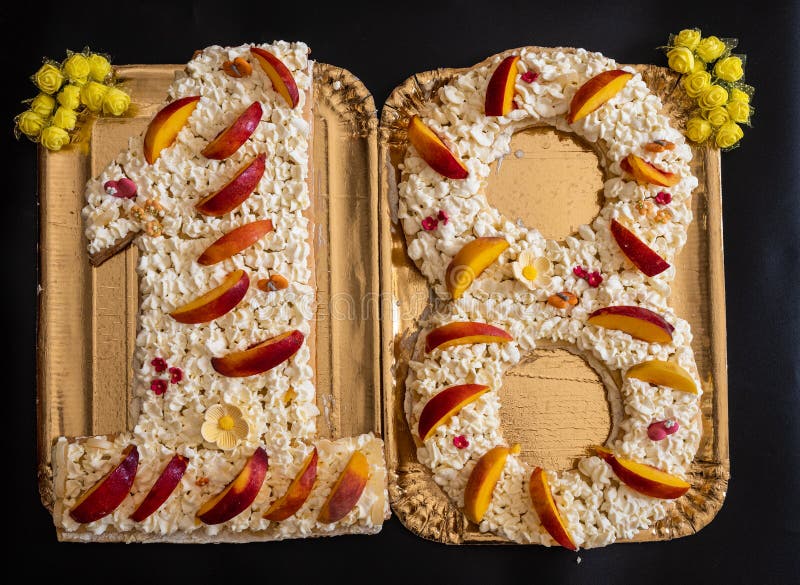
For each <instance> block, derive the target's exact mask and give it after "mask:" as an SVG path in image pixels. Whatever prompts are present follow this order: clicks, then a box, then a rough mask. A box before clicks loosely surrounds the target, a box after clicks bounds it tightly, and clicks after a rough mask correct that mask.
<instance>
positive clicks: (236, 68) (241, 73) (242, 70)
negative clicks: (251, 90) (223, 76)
mask: <svg viewBox="0 0 800 585" xmlns="http://www.w3.org/2000/svg"><path fill="white" fill-rule="evenodd" d="M222 70H223V71H224V72H225V73H227V74H228V75H230V76H231V77H237V78H238V77H249V76H250V74H251V73H252V72H253V67H252V66H251V65H250V63H248V62H247V61H245V60H244V59H243V58H242V57H236V59H234V60H233V61H225V62H224V63H223V64H222Z"/></svg>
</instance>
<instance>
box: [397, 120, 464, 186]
mask: <svg viewBox="0 0 800 585" xmlns="http://www.w3.org/2000/svg"><path fill="white" fill-rule="evenodd" d="M408 140H409V141H410V142H411V144H413V145H414V148H416V149H417V152H418V153H419V156H420V157H422V159H423V160H424V161H425V162H426V163H428V166H430V167H431V168H432V169H433V170H434V171H436V172H437V173H439V174H440V175H442V176H443V177H447V178H448V179H466V178H467V176H468V175H469V171H468V170H467V167H466V165H464V163H463V162H461V159H460V158H458V157H457V156H456V155H455V154H454V153H453V151H451V150H450V149H449V148H447V146H446V145H445V143H444V142H443V141H442V139H441V138H439V137H438V136H437V135H436V133H435V132H434V131H433V130H431V129H430V128H429V127H428V126H427V125H426V124H425V122H423V121H422V120H421V119H420V118H419V116H412V117H411V121H410V122H409V123H408Z"/></svg>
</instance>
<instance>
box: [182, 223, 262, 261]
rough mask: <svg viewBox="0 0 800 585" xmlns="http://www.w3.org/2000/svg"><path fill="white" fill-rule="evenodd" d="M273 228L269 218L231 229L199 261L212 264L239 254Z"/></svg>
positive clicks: (201, 255) (207, 249)
mask: <svg viewBox="0 0 800 585" xmlns="http://www.w3.org/2000/svg"><path fill="white" fill-rule="evenodd" d="M273 229H274V228H273V227H272V221H271V220H269V219H260V220H258V221H253V222H250V223H246V224H244V225H243V226H239V227H238V228H236V229H234V230H231V231H229V232H228V233H227V234H225V235H224V236H222V237H221V238H219V239H218V240H217V241H215V242H214V243H213V244H211V245H210V246H209V247H208V248H206V249H205V251H204V252H203V253H202V254H200V257H199V258H198V259H197V261H198V262H199V263H200V264H202V265H203V266H211V265H212V264H216V263H217V262H222V261H223V260H225V259H226V258H230V257H231V256H233V255H234V254H238V253H239V252H241V251H242V250H244V249H245V248H248V247H250V246H252V245H253V244H255V243H256V242H257V241H258V240H260V239H261V238H262V237H264V236H265V235H267V234H268V233H269V232H271V231H272V230H273Z"/></svg>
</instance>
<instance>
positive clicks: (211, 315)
mask: <svg viewBox="0 0 800 585" xmlns="http://www.w3.org/2000/svg"><path fill="white" fill-rule="evenodd" d="M249 287H250V278H249V277H248V276H247V273H246V272H245V271H244V270H234V271H233V272H231V273H230V274H229V275H228V276H227V277H225V280H224V281H222V284H220V285H219V286H218V287H216V288H214V289H212V290H210V291H208V292H207V293H205V294H204V295H202V296H199V297H197V298H196V299H195V300H193V301H191V302H189V303H186V304H185V305H183V306H182V307H179V308H177V309H175V310H174V311H172V312H171V313H170V317H172V318H173V319H175V320H176V321H178V322H179V323H187V324H194V323H207V322H208V321H213V320H214V319H216V318H218V317H221V316H222V315H224V314H225V313H227V312H228V311H230V310H231V309H233V308H234V307H235V306H236V305H238V304H239V301H241V300H242V299H243V298H244V295H245V294H247V289H248V288H249Z"/></svg>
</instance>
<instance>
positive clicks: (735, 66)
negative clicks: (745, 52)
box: [714, 57, 744, 82]
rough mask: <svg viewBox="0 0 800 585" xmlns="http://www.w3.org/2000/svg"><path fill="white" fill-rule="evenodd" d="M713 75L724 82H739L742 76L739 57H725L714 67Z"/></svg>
mask: <svg viewBox="0 0 800 585" xmlns="http://www.w3.org/2000/svg"><path fill="white" fill-rule="evenodd" d="M714 75H716V76H717V77H719V78H720V79H722V80H724V81H730V82H734V81H739V80H740V79H741V78H742V77H743V76H744V69H743V68H742V60H741V59H740V58H739V57H725V58H724V59H720V60H719V61H717V64H716V65H714Z"/></svg>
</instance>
